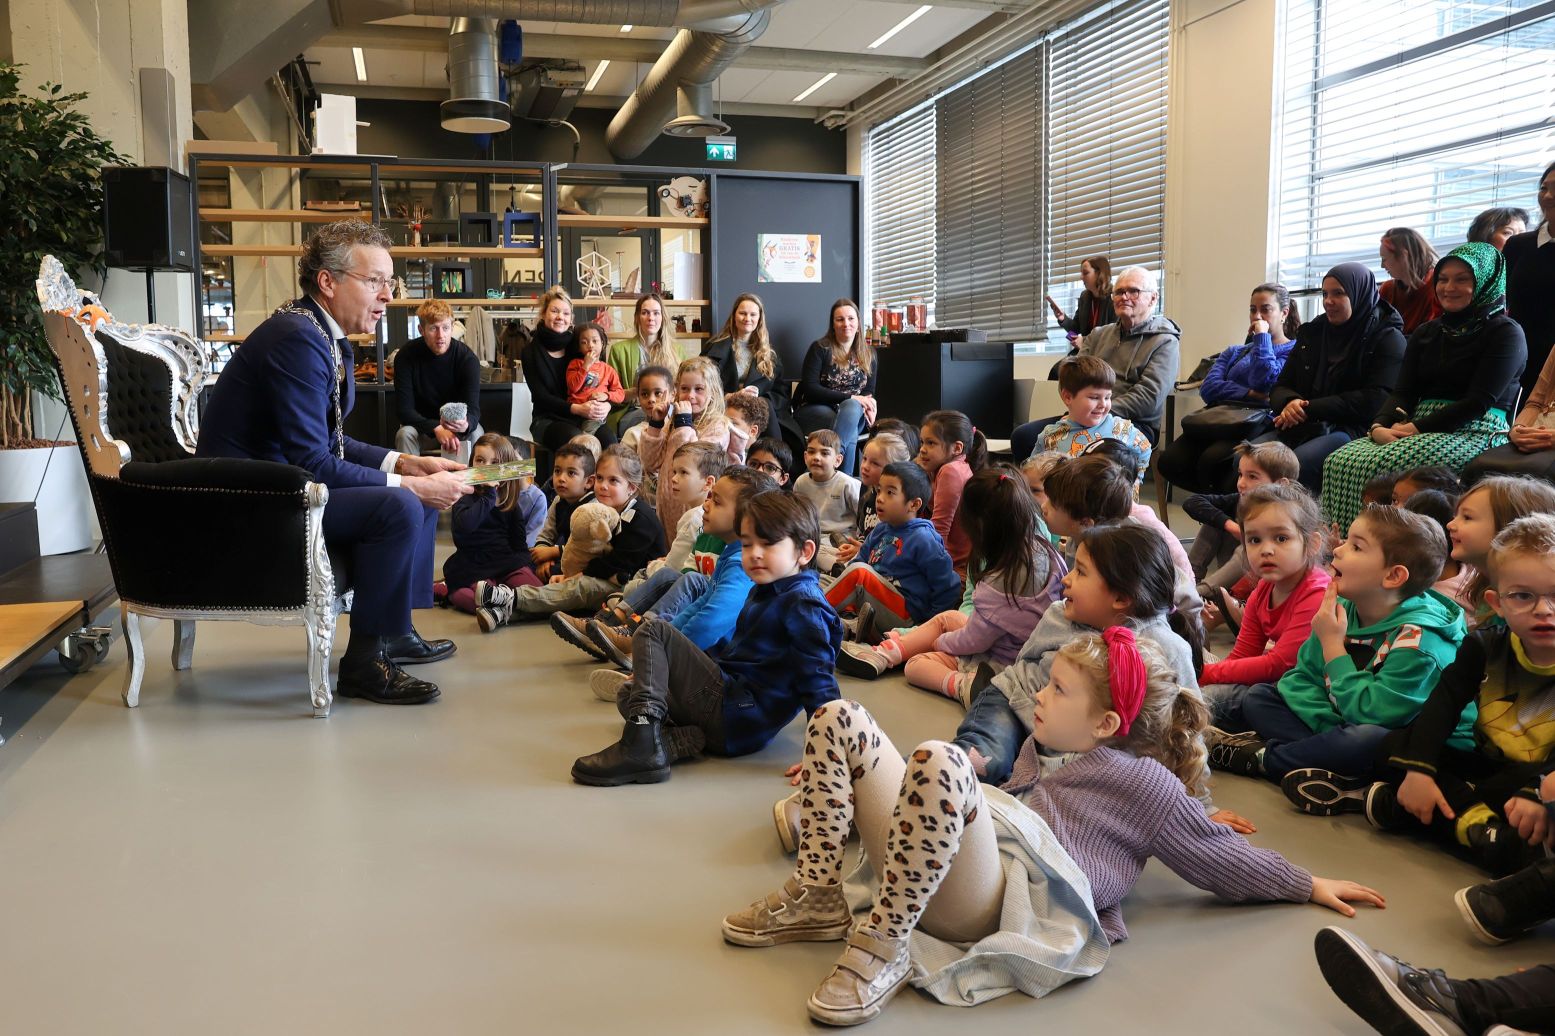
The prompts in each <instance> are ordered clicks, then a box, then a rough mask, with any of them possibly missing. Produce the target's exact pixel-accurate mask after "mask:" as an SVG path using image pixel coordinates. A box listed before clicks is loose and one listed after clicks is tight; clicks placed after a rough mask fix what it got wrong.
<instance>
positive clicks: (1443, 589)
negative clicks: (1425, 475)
mask: <svg viewBox="0 0 1555 1036" xmlns="http://www.w3.org/2000/svg"><path fill="white" fill-rule="evenodd" d="M1395 506H1398V507H1402V508H1404V509H1405V510H1409V511H1413V512H1415V513H1416V514H1422V515H1425V516H1426V517H1427V518H1429V519H1431V520H1432V521H1433V522H1435V523H1436V524H1437V525H1440V526H1441V527H1442V535H1443V536H1450V535H1451V534H1450V533H1448V532H1447V527H1448V526H1449V525H1451V524H1452V519H1453V515H1454V514H1455V513H1456V512H1457V508H1458V498H1457V497H1455V496H1453V497H1449V496H1448V495H1447V494H1446V493H1443V492H1442V491H1441V490H1439V489H1421V490H1417V491H1416V492H1414V493H1411V494H1409V498H1408V499H1407V500H1405V501H1404V502H1403V503H1402V504H1397V505H1395ZM1478 574H1479V573H1478V572H1476V571H1475V569H1474V566H1473V565H1466V564H1464V563H1463V562H1461V561H1459V560H1457V559H1456V558H1454V557H1453V556H1452V555H1451V554H1448V555H1447V561H1446V563H1445V564H1444V565H1442V575H1441V578H1440V579H1438V580H1437V581H1436V582H1435V583H1432V584H1431V589H1432V590H1435V591H1436V592H1437V593H1439V594H1441V595H1442V596H1443V597H1445V598H1447V599H1448V600H1451V601H1457V602H1458V604H1460V605H1461V606H1462V607H1463V611H1464V613H1465V614H1466V615H1472V614H1473V613H1474V604H1473V600H1472V599H1471V598H1470V597H1469V585H1470V584H1471V583H1472V582H1473V581H1474V577H1475V576H1476V575H1478Z"/></svg>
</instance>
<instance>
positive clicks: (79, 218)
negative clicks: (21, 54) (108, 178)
mask: <svg viewBox="0 0 1555 1036" xmlns="http://www.w3.org/2000/svg"><path fill="white" fill-rule="evenodd" d="M85 97H86V95H85V94H67V93H64V92H63V88H62V87H60V86H59V85H58V84H57V83H45V84H44V85H43V86H41V87H39V88H38V90H37V91H36V93H28V92H26V91H24V90H23V89H22V85H21V68H20V66H18V65H12V64H0V144H3V146H0V198H4V199H5V208H4V218H3V219H0V449H11V448H14V447H18V446H22V445H30V444H31V436H32V393H33V392H34V391H36V392H40V393H42V394H44V395H46V396H49V397H51V398H53V399H58V398H59V396H60V393H59V382H58V379H57V378H56V376H55V374H54V364H53V361H52V360H51V359H50V356H49V345H48V341H47V340H46V339H45V338H44V335H43V320H42V313H41V312H40V311H39V309H38V296H37V292H36V290H35V289H34V287H33V282H34V281H35V280H36V279H37V276H38V264H39V263H40V262H42V261H43V257H44V256H46V255H53V256H55V257H56V258H58V259H59V261H60V263H61V264H63V265H64V267H65V269H66V270H67V271H69V272H70V273H71V274H72V275H75V274H76V273H78V272H80V271H81V270H85V269H92V270H96V271H97V273H98V275H99V276H101V275H102V274H103V272H104V271H105V265H104V261H103V260H104V256H103V247H102V237H103V231H102V224H103V183H102V168H103V166H105V165H112V164H115V163H121V162H123V161H124V156H122V155H120V154H119V153H118V152H117V151H115V150H114V147H113V144H112V143H111V142H109V141H107V140H104V139H103V138H102V137H99V136H98V135H97V133H96V132H94V131H93V129H92V126H91V124H90V123H89V122H88V121H87V118H86V116H85V115H83V114H82V113H81V112H79V111H77V110H76V105H77V104H79V103H80V102H81V101H82V99H84V98H85Z"/></svg>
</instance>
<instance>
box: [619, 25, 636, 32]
mask: <svg viewBox="0 0 1555 1036" xmlns="http://www.w3.org/2000/svg"><path fill="white" fill-rule="evenodd" d="M635 28H637V26H635V25H623V26H621V31H622V32H631V31H632V30H633V29H635Z"/></svg>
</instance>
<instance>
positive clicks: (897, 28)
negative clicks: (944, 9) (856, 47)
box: [869, 4, 934, 50]
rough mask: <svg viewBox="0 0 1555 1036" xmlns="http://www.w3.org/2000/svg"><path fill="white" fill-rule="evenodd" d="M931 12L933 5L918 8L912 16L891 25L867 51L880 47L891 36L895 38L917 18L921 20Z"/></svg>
mask: <svg viewBox="0 0 1555 1036" xmlns="http://www.w3.org/2000/svg"><path fill="white" fill-rule="evenodd" d="M932 10H934V5H933V4H924V5H923V6H922V7H920V8H918V9H917V10H916V11H914V12H913V13H912V14H909V15H908V16H907V17H906V18H903V19H902V20H901V21H899V22H897V23H896V24H895V25H893V26H891V27H890V28H889V29H887V30H886V31H885V35H883V36H881V37H880V38H879V39H878V40H876V41H875V42H873V43H871V44H870V45H869V49H870V50H874V49H875V48H876V47H878V46H880V45H881V44H882V43H884V42H885V41H886V40H888V39H890V38H891V37H892V36H895V35H896V34H897V33H899V32H901V31H902V30H903V29H905V28H907V26H909V25H911V24H912V23H913V22H915V21H917V20H918V19H919V18H922V17H923V16H924V15H926V14H928V13H929V12H930V11H932Z"/></svg>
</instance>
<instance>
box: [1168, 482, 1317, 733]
mask: <svg viewBox="0 0 1555 1036" xmlns="http://www.w3.org/2000/svg"><path fill="white" fill-rule="evenodd" d="M1240 501H1241V503H1240V508H1239V510H1238V512H1237V518H1238V520H1239V522H1240V524H1239V525H1238V527H1237V532H1238V534H1239V537H1240V538H1241V539H1242V540H1243V541H1244V542H1245V544H1246V556H1247V559H1248V562H1249V564H1251V566H1252V570H1253V572H1254V574H1256V575H1257V577H1258V585H1257V587H1256V588H1255V589H1254V590H1253V592H1252V594H1251V595H1250V596H1249V597H1248V599H1247V607H1246V609H1245V610H1244V611H1243V613H1242V628H1241V630H1240V631H1239V632H1238V633H1237V638H1236V646H1235V647H1233V648H1232V649H1231V653H1230V654H1229V655H1227V656H1226V657H1225V658H1223V659H1221V660H1220V661H1218V662H1206V663H1205V665H1204V671H1203V672H1202V673H1200V674H1199V685H1200V689H1201V690H1202V691H1203V692H1204V699H1205V701H1206V702H1208V704H1209V709H1210V716H1211V718H1212V719H1214V720H1225V719H1226V718H1228V717H1230V716H1232V715H1235V714H1236V710H1237V708H1238V707H1239V706H1238V703H1239V702H1240V701H1241V699H1242V696H1243V695H1245V694H1246V693H1247V692H1248V691H1249V690H1250V689H1251V688H1252V686H1253V685H1254V684H1260V683H1273V682H1274V681H1276V680H1278V679H1279V678H1280V677H1282V676H1284V675H1285V674H1286V673H1287V672H1288V671H1289V670H1290V669H1291V667H1292V666H1294V665H1295V664H1296V655H1297V652H1299V651H1300V650H1301V645H1302V644H1305V643H1306V641H1307V638H1308V637H1309V636H1311V634H1312V616H1313V615H1315V614H1316V613H1317V607H1318V605H1319V604H1320V603H1321V602H1322V600H1323V591H1324V590H1326V589H1327V588H1328V582H1329V578H1328V573H1327V572H1326V571H1324V569H1323V560H1324V547H1325V546H1326V544H1327V532H1328V530H1327V526H1326V524H1325V523H1324V521H1323V512H1322V510H1321V509H1320V508H1319V507H1318V505H1317V501H1316V500H1315V499H1313V497H1312V494H1311V493H1310V492H1308V491H1307V489H1306V487H1304V486H1303V485H1302V484H1301V483H1300V482H1297V481H1294V480H1287V479H1283V478H1282V479H1281V480H1280V481H1278V482H1272V483H1265V484H1263V485H1261V486H1257V487H1256V488H1253V489H1250V490H1249V491H1248V492H1246V493H1245V494H1243V495H1242V496H1241V497H1240Z"/></svg>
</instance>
